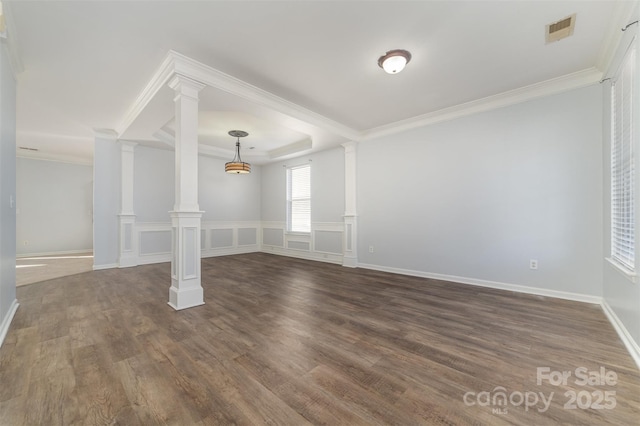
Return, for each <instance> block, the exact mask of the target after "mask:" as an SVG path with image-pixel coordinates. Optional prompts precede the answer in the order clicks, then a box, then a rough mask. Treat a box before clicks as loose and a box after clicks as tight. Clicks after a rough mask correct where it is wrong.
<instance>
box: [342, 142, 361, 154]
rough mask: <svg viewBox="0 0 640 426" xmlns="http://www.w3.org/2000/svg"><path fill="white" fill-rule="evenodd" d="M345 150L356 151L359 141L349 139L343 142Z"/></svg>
mask: <svg viewBox="0 0 640 426" xmlns="http://www.w3.org/2000/svg"><path fill="white" fill-rule="evenodd" d="M341 145H342V147H343V148H344V150H345V152H350V151H355V150H356V148H357V147H358V141H348V142H345V143H343V144H341Z"/></svg>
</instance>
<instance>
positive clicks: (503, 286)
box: [358, 263, 602, 305]
mask: <svg viewBox="0 0 640 426" xmlns="http://www.w3.org/2000/svg"><path fill="white" fill-rule="evenodd" d="M358 267H359V268H365V269H373V270H375V271H383V272H391V273H394V274H401V275H411V276H414V277H421V278H431V279H435V280H441V281H453V282H456V283H462V284H470V285H476V286H480V287H488V288H495V289H498V290H508V291H515V292H518V293H526V294H535V295H537V296H546V297H555V298H558V299H566V300H573V301H576V302H584V303H593V304H596V305H599V304H601V303H602V297H600V296H591V295H588V294H579V293H570V292H565V291H558V290H550V289H546V288H537V287H528V286H523V285H518V284H508V283H501V282H497V281H487V280H480V279H476V278H468V277H458V276H455V275H444V274H435V273H431V272H422V271H413V270H410V269H400V268H392V267H388V266H379V265H372V264H367V263H358Z"/></svg>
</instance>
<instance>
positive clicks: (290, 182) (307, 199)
mask: <svg viewBox="0 0 640 426" xmlns="http://www.w3.org/2000/svg"><path fill="white" fill-rule="evenodd" d="M287 230H288V231H289V232H305V233H309V232H311V166H309V165H305V166H300V167H291V168H289V169H287Z"/></svg>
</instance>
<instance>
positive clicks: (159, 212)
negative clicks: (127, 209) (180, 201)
mask: <svg viewBox="0 0 640 426" xmlns="http://www.w3.org/2000/svg"><path fill="white" fill-rule="evenodd" d="M133 164H134V167H133V211H134V212H135V214H136V221H137V222H170V221H171V218H170V217H169V212H170V211H171V210H173V203H174V198H175V196H174V194H175V183H174V179H175V161H174V154H173V151H168V150H162V149H154V148H148V147H145V146H140V145H138V146H136V147H135V148H134V150H133Z"/></svg>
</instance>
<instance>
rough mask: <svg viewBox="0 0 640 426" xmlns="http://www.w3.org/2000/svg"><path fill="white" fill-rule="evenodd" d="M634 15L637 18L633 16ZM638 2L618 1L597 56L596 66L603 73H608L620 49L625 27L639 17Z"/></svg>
mask: <svg viewBox="0 0 640 426" xmlns="http://www.w3.org/2000/svg"><path fill="white" fill-rule="evenodd" d="M634 15H635V16H636V18H633V17H634ZM637 15H638V3H637V2H628V1H621V2H617V3H616V5H615V9H614V12H613V17H612V18H611V22H610V25H609V31H608V32H607V35H606V36H605V38H604V41H603V42H602V45H601V46H600V51H599V52H598V57H597V58H596V68H598V69H599V70H600V71H602V72H603V73H607V72H608V71H609V68H610V67H611V64H612V62H613V59H614V57H615V55H616V52H617V51H618V46H619V45H620V42H621V41H622V38H623V37H624V36H625V34H624V31H622V28H624V27H625V26H626V25H627V24H628V23H629V22H631V21H633V20H635V19H638V18H637Z"/></svg>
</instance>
